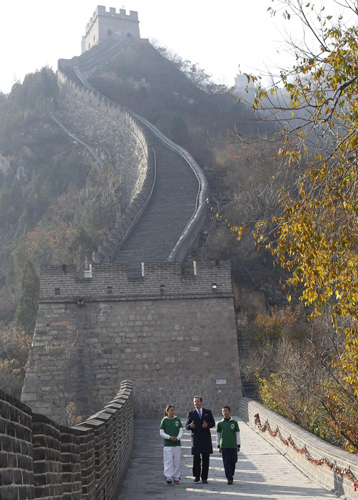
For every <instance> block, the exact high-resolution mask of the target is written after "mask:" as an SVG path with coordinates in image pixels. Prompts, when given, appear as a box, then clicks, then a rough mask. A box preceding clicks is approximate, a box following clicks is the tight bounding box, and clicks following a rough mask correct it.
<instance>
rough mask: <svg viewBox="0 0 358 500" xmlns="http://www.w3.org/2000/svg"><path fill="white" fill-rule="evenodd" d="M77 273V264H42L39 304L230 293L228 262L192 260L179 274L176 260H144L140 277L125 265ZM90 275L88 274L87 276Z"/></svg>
mask: <svg viewBox="0 0 358 500" xmlns="http://www.w3.org/2000/svg"><path fill="white" fill-rule="evenodd" d="M91 269H92V271H91V272H90V273H89V274H87V273H86V274H85V273H84V271H83V270H82V271H81V272H80V273H78V272H77V269H76V266H73V265H70V266H66V265H63V266H42V267H41V276H40V303H43V302H46V301H51V302H53V301H55V302H67V301H70V302H77V301H78V300H79V298H81V299H83V300H86V301H88V300H92V301H102V300H117V299H119V298H123V299H127V298H138V299H148V298H160V299H161V300H165V299H167V298H170V297H173V298H182V297H195V296H198V297H218V296H222V295H224V296H229V297H231V296H232V285H231V272H230V262H228V261H227V262H223V261H220V262H219V263H217V264H216V263H214V262H205V263H204V262H195V261H194V262H193V265H192V268H191V269H190V270H187V272H185V273H182V270H181V267H180V264H179V263H178V262H160V263H158V262H156V263H143V264H142V276H140V277H132V276H130V275H129V274H128V271H127V266H126V264H121V263H115V264H101V265H93V266H92V268H91ZM86 276H89V277H86Z"/></svg>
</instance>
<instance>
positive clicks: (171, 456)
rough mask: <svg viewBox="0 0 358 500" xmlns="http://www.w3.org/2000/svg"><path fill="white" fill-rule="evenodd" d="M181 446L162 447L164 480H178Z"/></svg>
mask: <svg viewBox="0 0 358 500" xmlns="http://www.w3.org/2000/svg"><path fill="white" fill-rule="evenodd" d="M180 455H181V446H164V448H163V459H164V476H165V479H175V480H179V479H180Z"/></svg>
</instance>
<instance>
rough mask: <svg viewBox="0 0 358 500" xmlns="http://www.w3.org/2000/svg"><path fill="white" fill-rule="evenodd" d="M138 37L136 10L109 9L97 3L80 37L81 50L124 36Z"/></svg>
mask: <svg viewBox="0 0 358 500" xmlns="http://www.w3.org/2000/svg"><path fill="white" fill-rule="evenodd" d="M131 37H134V38H140V34H139V20H138V12H136V11H134V10H130V11H129V14H127V12H126V10H125V9H119V11H117V10H116V9H115V8H114V7H110V8H109V10H107V9H106V7H104V6H103V5H98V6H97V7H96V10H95V11H94V13H93V15H92V17H91V18H90V20H89V22H88V23H87V25H86V34H85V36H84V37H83V39H82V52H85V51H86V50H89V49H90V48H91V47H93V46H94V45H97V44H98V43H100V42H105V41H106V42H107V41H108V40H110V41H112V42H119V41H122V40H125V39H126V38H131Z"/></svg>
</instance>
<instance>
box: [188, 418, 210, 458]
mask: <svg viewBox="0 0 358 500" xmlns="http://www.w3.org/2000/svg"><path fill="white" fill-rule="evenodd" d="M201 410H202V413H201V419H200V418H199V415H198V412H197V411H196V410H195V409H194V410H192V411H190V412H189V413H188V417H187V419H186V424H185V428H186V429H187V430H188V431H191V454H192V455H196V454H197V453H212V452H213V445H212V442H211V433H210V429H211V428H212V427H215V420H214V417H213V414H212V413H211V410H207V409H206V408H201ZM193 420H194V424H195V427H194V429H192V428H191V427H190V424H191V423H192V421H193ZM204 420H205V422H206V423H207V424H208V426H207V427H206V428H204V427H203V422H204Z"/></svg>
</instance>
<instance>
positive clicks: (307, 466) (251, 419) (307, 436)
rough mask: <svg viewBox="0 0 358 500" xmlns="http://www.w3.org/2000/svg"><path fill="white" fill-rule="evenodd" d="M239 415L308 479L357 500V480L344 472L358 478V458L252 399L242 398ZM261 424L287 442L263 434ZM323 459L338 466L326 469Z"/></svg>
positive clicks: (269, 434) (277, 437)
mask: <svg viewBox="0 0 358 500" xmlns="http://www.w3.org/2000/svg"><path fill="white" fill-rule="evenodd" d="M239 415H240V417H242V418H243V420H244V421H245V422H247V423H248V424H249V426H250V427H252V428H253V429H254V430H255V431H256V432H257V433H260V436H262V437H263V438H265V439H266V440H267V441H268V442H269V443H270V444H271V445H272V446H274V447H275V448H276V449H277V450H279V451H280V452H281V453H283V454H284V455H285V456H286V458H288V460H290V461H291V462H292V463H293V464H294V465H295V466H296V467H297V468H298V469H300V470H301V471H302V472H303V473H304V474H305V475H306V476H308V477H311V478H312V479H313V480H315V481H317V482H319V483H320V484H321V485H322V486H324V487H325V488H326V489H329V490H332V491H334V492H335V493H337V494H339V495H345V498H347V499H355V500H356V499H357V498H358V493H357V491H355V490H356V488H357V484H354V483H355V481H356V480H352V479H351V478H349V477H348V476H349V474H348V476H346V475H345V474H342V473H341V471H350V472H351V473H352V475H353V477H355V478H358V456H357V455H354V454H352V453H349V452H347V451H345V450H342V449H340V448H338V447H337V446H334V445H331V444H329V443H327V442H326V441H323V439H320V438H318V437H317V436H315V435H314V434H311V433H310V432H308V431H306V430H304V429H302V428H301V427H299V426H298V425H296V424H294V423H293V422H290V421H289V420H287V419H286V418H284V417H282V416H281V415H278V414H277V413H275V412H273V411H272V410H269V409H268V408H266V407H265V406H264V405H262V404H260V403H258V402H257V401H253V400H251V399H249V398H246V397H245V398H241V400H240V402H239ZM258 416H259V417H258ZM258 419H259V420H258ZM258 421H260V422H261V424H264V423H266V427H267V424H268V425H269V427H270V428H271V429H272V430H274V431H277V429H278V430H279V432H280V435H281V437H282V438H284V439H282V440H281V439H280V438H279V436H276V437H274V434H277V432H271V433H270V432H262V430H260V426H259V425H258ZM261 429H262V427H261ZM286 443H287V444H286ZM289 443H291V445H290V444H289ZM293 443H294V445H293ZM297 448H298V449H299V450H301V449H304V450H305V454H302V453H298V452H297ZM304 455H306V456H309V458H310V459H307V458H306V456H304ZM323 459H326V462H328V463H330V464H334V466H333V467H332V468H331V467H330V466H328V467H327V466H325V462H324V460H323ZM321 463H322V465H321Z"/></svg>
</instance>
